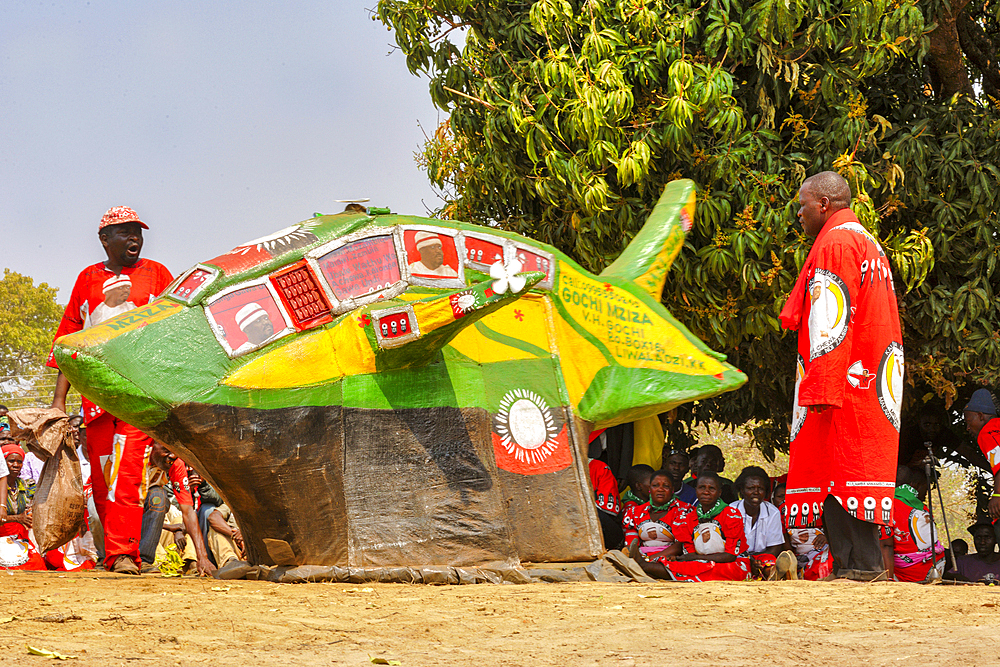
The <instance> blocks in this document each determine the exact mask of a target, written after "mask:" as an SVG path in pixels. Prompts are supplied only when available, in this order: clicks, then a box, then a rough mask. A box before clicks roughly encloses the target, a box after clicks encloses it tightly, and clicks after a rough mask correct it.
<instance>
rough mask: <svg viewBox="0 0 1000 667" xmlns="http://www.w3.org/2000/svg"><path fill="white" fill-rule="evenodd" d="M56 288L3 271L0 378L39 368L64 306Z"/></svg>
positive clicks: (0, 319)
mask: <svg viewBox="0 0 1000 667" xmlns="http://www.w3.org/2000/svg"><path fill="white" fill-rule="evenodd" d="M56 291H57V290H56V289H55V288H54V287H49V286H48V285H47V284H45V283H40V284H39V285H37V286H36V285H35V284H34V281H32V279H31V278H29V277H28V276H22V275H21V274H20V273H15V272H14V271H11V270H10V269H4V270H3V279H2V280H0V380H7V379H9V378H12V377H14V376H18V375H22V374H24V373H28V372H32V373H37V372H40V371H41V368H42V366H44V364H45V360H46V359H47V358H48V355H49V350H50V348H51V347H52V337H53V336H54V335H55V333H56V327H58V326H59V320H60V318H62V314H63V308H62V306H60V305H59V304H57V303H56Z"/></svg>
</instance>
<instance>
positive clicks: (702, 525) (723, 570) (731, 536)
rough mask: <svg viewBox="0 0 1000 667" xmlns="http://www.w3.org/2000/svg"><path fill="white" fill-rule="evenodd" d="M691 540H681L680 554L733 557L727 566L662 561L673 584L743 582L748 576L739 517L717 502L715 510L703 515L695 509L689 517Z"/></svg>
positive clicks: (699, 509)
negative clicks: (688, 582) (674, 582)
mask: <svg viewBox="0 0 1000 667" xmlns="http://www.w3.org/2000/svg"><path fill="white" fill-rule="evenodd" d="M692 518H693V519H694V521H695V523H694V524H693V525H692V527H691V528H692V530H691V536H692V537H691V540H690V541H687V540H682V545H683V547H684V553H686V554H690V553H697V554H702V555H710V554H716V553H723V552H724V553H730V554H733V555H734V556H736V560H735V561H733V562H731V563H716V562H714V561H710V560H687V561H663V567H665V568H666V569H667V572H668V573H669V574H670V576H671V578H673V580H674V581H747V580H749V579H750V576H751V567H750V558H748V557H747V556H746V550H747V543H746V536H745V535H744V534H743V515H742V514H740V513H739V512H738V511H736V510H735V509H733V508H732V507H730V506H728V505H726V504H725V502H724V501H723V500H721V499H720V500H719V501H718V502H717V503H716V505H715V507H713V508H712V509H710V510H709V511H707V512H705V511H703V510H702V508H701V506H700V505H695V513H694V515H693V516H692Z"/></svg>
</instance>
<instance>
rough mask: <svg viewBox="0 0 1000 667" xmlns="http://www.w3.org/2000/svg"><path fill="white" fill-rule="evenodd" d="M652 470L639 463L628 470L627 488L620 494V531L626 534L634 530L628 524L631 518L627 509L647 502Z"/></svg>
mask: <svg viewBox="0 0 1000 667" xmlns="http://www.w3.org/2000/svg"><path fill="white" fill-rule="evenodd" d="M653 472H654V471H653V468H652V467H650V466H648V465H646V464H645V463H640V464H638V465H634V466H632V467H631V468H629V471H628V479H627V480H626V481H627V482H628V488H627V489H625V493H623V494H622V529H623V530H624V531H625V532H626V533H628V530H629V529H630V528H634V527H635V526H633V525H632V524H630V523H629V521H630V520H631V519H629V517H630V516H631V515H630V514H629V509H631V508H632V507H635V506H636V505H644V504H646V503H648V502H649V483H650V480H651V479H652V477H653Z"/></svg>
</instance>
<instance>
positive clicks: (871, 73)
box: [377, 0, 1000, 452]
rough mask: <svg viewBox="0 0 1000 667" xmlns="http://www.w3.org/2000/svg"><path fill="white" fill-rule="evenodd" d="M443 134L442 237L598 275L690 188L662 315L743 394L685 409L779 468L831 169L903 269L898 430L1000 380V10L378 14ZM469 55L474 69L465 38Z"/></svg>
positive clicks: (658, 7)
mask: <svg viewBox="0 0 1000 667" xmlns="http://www.w3.org/2000/svg"><path fill="white" fill-rule="evenodd" d="M377 18H378V19H379V20H381V21H382V22H383V23H384V24H385V25H386V26H388V27H389V28H390V29H391V30H392V31H393V32H394V35H395V39H396V42H397V44H398V45H399V47H400V48H401V49H402V50H403V52H404V53H405V54H406V57H407V65H408V67H409V68H410V70H411V71H412V72H414V73H421V74H425V75H427V76H428V77H429V82H430V94H431V97H432V99H433V101H434V103H435V104H436V105H437V106H438V107H440V108H441V109H443V110H445V111H447V112H448V114H449V118H448V120H447V121H446V122H445V123H443V124H442V126H441V127H439V128H438V130H437V132H436V133H435V135H434V136H433V137H432V138H431V139H430V140H429V141H428V143H427V145H426V147H425V150H424V152H423V153H422V154H421V155H420V156H419V158H418V159H419V160H420V161H421V162H422V163H423V165H424V167H425V168H426V170H427V172H428V175H429V177H430V179H431V181H432V182H433V183H434V184H435V185H436V186H437V187H439V188H440V189H441V190H442V192H443V193H444V194H445V197H446V200H447V205H446V206H445V208H444V209H443V210H442V211H441V212H440V214H441V215H442V216H443V217H451V218H457V219H462V220H471V221H476V222H480V223H483V224H491V225H499V226H501V227H503V228H505V229H509V230H512V231H516V232H519V233H522V234H525V235H528V236H531V237H534V238H537V239H539V240H543V241H546V242H549V243H552V244H553V245H555V246H557V247H559V248H560V249H562V250H564V251H566V252H567V253H569V254H570V255H572V256H574V257H575V258H576V259H577V260H579V261H580V262H581V263H582V264H583V265H584V266H586V267H588V268H589V269H591V270H594V271H599V270H601V269H602V268H603V267H604V266H605V265H606V264H607V263H609V262H610V261H611V260H613V259H614V258H615V257H616V256H617V255H618V253H620V252H621V250H622V248H624V246H625V245H626V244H627V242H628V241H629V239H630V238H631V237H632V236H633V235H634V234H635V233H636V231H637V230H638V229H639V228H640V227H641V225H642V223H643V221H644V220H645V218H646V216H647V215H648V212H649V211H650V210H651V207H652V204H653V203H654V202H655V200H656V198H657V196H658V195H659V193H660V191H661V189H662V187H663V185H664V184H665V183H666V182H667V181H669V180H671V179H674V178H678V177H686V178H691V179H693V180H694V181H695V183H696V184H697V185H698V190H699V201H698V215H697V219H696V221H695V227H694V229H693V230H692V233H691V234H690V235H689V237H688V240H687V243H686V245H685V247H684V249H683V251H682V252H681V254H680V256H679V257H678V259H677V261H676V263H675V265H674V269H673V270H672V272H671V274H670V278H669V280H668V286H667V288H666V290H665V291H664V294H663V300H664V303H665V304H666V305H667V307H668V308H669V309H670V310H671V311H672V312H673V313H674V314H675V315H676V316H677V317H678V318H679V319H681V320H682V321H683V322H684V323H685V324H686V325H687V326H688V327H690V328H691V330H692V331H694V332H695V333H696V334H698V335H699V336H701V337H702V338H703V339H705V340H706V341H707V342H708V343H709V344H710V345H712V346H713V347H715V348H716V349H719V350H721V351H724V352H726V353H727V354H729V355H730V360H731V361H733V362H734V363H736V364H737V365H738V366H740V367H741V368H742V370H744V371H745V372H747V374H748V375H749V376H750V382H749V383H748V385H747V386H746V387H745V388H744V389H742V390H740V391H739V392H735V393H733V394H730V395H726V396H724V397H721V398H720V399H716V400H713V401H703V402H701V403H700V404H699V405H697V406H694V407H693V408H692V407H689V408H687V409H685V410H684V411H683V412H682V413H681V414H680V415H679V417H680V418H679V419H678V420H676V421H675V422H673V423H672V425H671V427H670V428H671V430H672V431H673V432H674V435H675V436H681V435H683V434H684V433H686V432H687V429H688V428H689V426H690V424H691V423H692V421H698V420H699V419H701V420H709V419H711V420H717V421H721V422H722V423H725V424H741V423H744V422H746V421H748V420H750V419H756V420H758V421H759V422H760V423H761V424H762V425H763V426H762V427H761V428H760V429H759V430H758V431H757V433H756V435H757V437H758V443H759V444H760V445H761V446H762V447H763V448H764V449H765V452H768V451H773V447H775V446H777V447H781V446H782V445H783V444H787V429H786V426H785V425H786V424H787V423H788V422H789V420H790V407H791V394H792V390H793V378H792V375H793V371H792V369H793V354H794V353H793V349H794V340H793V337H792V336H789V335H787V334H783V333H782V332H781V331H780V329H779V322H778V319H777V316H778V312H779V311H780V308H781V306H782V305H783V303H784V301H785V299H786V297H787V295H788V293H789V291H790V289H791V286H792V284H793V282H794V279H795V276H796V275H797V272H798V269H799V267H801V265H802V263H803V261H804V259H805V256H806V254H807V252H808V248H809V244H808V240H807V239H806V238H804V237H803V235H802V234H801V233H800V230H799V228H798V225H797V224H795V222H794V221H795V211H796V210H797V209H796V204H795V200H796V197H797V190H798V186H799V185H800V183H801V181H802V179H803V178H804V177H805V176H806V175H807V174H810V173H814V172H817V171H821V170H824V169H835V170H837V171H839V172H840V173H841V174H843V175H844V176H845V177H846V178H847V179H848V180H849V182H850V183H851V186H852V189H853V191H854V193H855V200H854V202H853V208H854V210H855V211H856V212H857V214H858V216H859V218H860V219H861V220H862V222H863V224H864V225H866V226H867V227H868V228H869V230H871V231H872V232H873V233H874V234H876V235H877V236H878V237H879V238H880V239H881V241H882V243H883V246H884V247H885V249H886V251H887V252H888V253H889V255H890V257H891V259H892V263H893V266H894V269H895V275H896V282H897V290H898V291H899V295H900V300H901V304H902V306H903V319H904V338H905V341H904V342H905V345H906V354H907V360H908V376H907V377H908V379H909V382H910V384H911V388H910V390H909V391H908V397H907V409H912V408H913V407H914V406H915V405H917V404H919V403H920V402H922V401H925V400H928V399H929V398H931V397H934V396H937V397H939V398H940V399H943V401H944V402H946V403H948V404H950V403H951V402H952V401H953V400H955V399H956V397H957V394H958V392H959V391H967V390H968V388H966V389H962V387H963V386H964V385H967V384H970V383H989V384H994V383H996V381H997V380H998V379H1000V335H998V323H1000V314H998V312H997V311H998V309H997V308H996V303H997V301H996V298H997V292H998V287H1000V285H998V277H1000V274H998V273H997V266H996V264H997V254H998V250H1000V246H998V241H997V234H998V231H1000V219H998V210H1000V187H998V186H1000V171H998V165H1000V102H998V97H1000V92H998V90H1000V69H998V64H997V54H998V53H1000V30H998V27H1000V3H998V2H997V0H951V2H950V3H949V2H944V1H943V0H891V1H890V0H850V1H845V2H840V1H838V0H756V1H755V2H754V1H751V2H748V3H739V2H733V1H732V0H699V1H698V2H693V1H691V0H538V2H534V3H531V2H516V1H513V2H499V1H496V0H493V1H490V0H486V1H476V2H472V1H470V0H409V1H408V0H380V2H379V5H378V10H377ZM459 35H464V45H463V46H461V48H460V47H459V46H458V44H461V38H460V37H458V36H459Z"/></svg>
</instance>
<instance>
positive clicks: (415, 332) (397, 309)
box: [368, 304, 420, 350]
mask: <svg viewBox="0 0 1000 667" xmlns="http://www.w3.org/2000/svg"><path fill="white" fill-rule="evenodd" d="M398 313H406V314H407V315H408V316H409V319H410V323H411V324H412V325H413V326H412V327H411V328H410V331H409V333H407V334H406V335H405V336H396V337H395V338H383V337H382V332H381V331H380V330H379V328H378V318H380V317H385V316H386V315H396V314H398ZM368 314H369V315H370V316H371V318H372V328H373V329H375V340H376V341H378V346H379V347H380V348H382V349H383V350H388V349H391V348H394V347H402V346H403V345H405V344H407V343H409V342H410V341H411V340H416V339H417V338H420V325H419V324H417V314H416V313H415V312H413V306H412V305H411V304H405V305H402V306H393V307H392V308H382V309H380V310H370V311H368Z"/></svg>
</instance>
